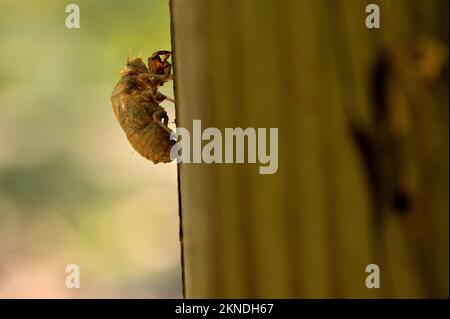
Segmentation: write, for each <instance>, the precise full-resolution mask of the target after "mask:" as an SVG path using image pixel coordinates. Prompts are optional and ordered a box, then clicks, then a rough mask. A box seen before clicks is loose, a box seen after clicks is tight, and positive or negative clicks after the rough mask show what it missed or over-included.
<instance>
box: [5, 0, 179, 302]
mask: <svg viewBox="0 0 450 319" xmlns="http://www.w3.org/2000/svg"><path fill="white" fill-rule="evenodd" d="M69 3H70V2H66V1H57V0H43V1H31V0H30V1H12V0H2V1H1V2H0V297H1V298H13V297H24V298H29V297H40V298H47V297H56V298H66V297H87V298H90V297H99V298H103V297H117V298H144V297H145V298H152V297H156V298H162V297H175V298H176V297H181V270H180V250H179V240H178V227H179V221H178V204H177V189H176V187H177V186H176V183H177V182H176V165H175V164H174V163H171V164H158V165H153V164H152V163H151V162H149V161H147V160H145V159H143V158H142V157H140V156H139V155H138V154H137V153H136V152H134V151H133V149H132V147H131V146H130V145H129V144H128V142H127V140H126V138H125V135H124V133H123V132H122V130H121V129H120V127H119V125H118V123H116V119H115V117H114V114H113V112H112V109H111V103H110V94H111V91H112V90H113V88H114V85H115V83H116V82H117V80H118V79H119V74H118V72H119V69H120V67H121V66H122V65H123V64H124V62H125V61H126V58H127V56H128V53H129V49H130V47H131V50H132V51H131V52H132V54H133V55H138V54H139V53H141V52H142V53H143V55H144V56H148V55H150V54H151V53H152V52H153V51H156V50H161V49H170V18H169V7H168V2H167V1H165V0H162V1H159V0H158V1H157V0H153V1H152V0H130V1H106V0H96V1H87V0H78V1H76V2H74V3H76V4H78V5H79V7H80V13H81V28H80V29H67V28H66V27H65V19H66V16H67V15H68V14H67V13H66V12H65V7H66V5H67V4H69ZM167 86H168V87H167V88H164V89H163V93H166V94H167V95H169V96H173V94H172V85H171V84H169V85H167ZM163 106H164V107H166V109H167V110H168V112H169V115H170V118H171V119H173V118H174V116H173V114H174V109H173V106H172V105H170V104H166V103H163ZM71 263H75V264H78V265H79V266H80V270H81V288H80V289H67V288H66V287H65V278H66V276H67V274H66V273H65V266H66V265H67V264H71Z"/></svg>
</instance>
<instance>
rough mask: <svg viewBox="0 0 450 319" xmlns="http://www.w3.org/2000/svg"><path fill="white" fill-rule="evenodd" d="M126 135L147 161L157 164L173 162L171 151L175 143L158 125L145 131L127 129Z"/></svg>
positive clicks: (150, 126) (148, 127)
mask: <svg viewBox="0 0 450 319" xmlns="http://www.w3.org/2000/svg"><path fill="white" fill-rule="evenodd" d="M125 133H126V135H127V138H128V141H129V142H130V144H131V145H132V146H133V148H134V149H135V150H136V152H138V153H139V154H140V155H142V156H143V157H145V158H146V159H149V160H151V161H152V162H153V163H155V164H156V163H160V162H162V163H169V162H171V161H172V159H171V158H170V150H171V148H172V146H173V145H174V144H175V141H173V140H171V139H170V135H169V133H167V132H166V131H165V130H163V129H162V128H161V127H160V126H159V125H157V124H156V123H151V124H150V125H149V126H147V127H145V128H144V129H133V128H125ZM162 137H164V138H162Z"/></svg>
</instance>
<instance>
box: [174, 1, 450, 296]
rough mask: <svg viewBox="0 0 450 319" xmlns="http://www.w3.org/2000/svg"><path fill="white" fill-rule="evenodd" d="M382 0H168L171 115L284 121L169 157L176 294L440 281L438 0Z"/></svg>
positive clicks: (443, 12)
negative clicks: (176, 200)
mask: <svg viewBox="0 0 450 319" xmlns="http://www.w3.org/2000/svg"><path fill="white" fill-rule="evenodd" d="M377 4H378V5H379V6H380V8H381V28H380V29H368V28H366V26H365V20H366V16H367V15H368V13H366V12H365V8H366V5H367V1H362V0H355V1H346V0H335V1H325V0H321V1H317V0H302V1H297V0H286V1H274V0H245V1H241V0H214V1H209V0H189V1H187V0H171V16H172V37H173V39H172V40H173V50H174V63H175V76H176V80H175V84H176V89H175V94H176V100H177V105H176V106H177V118H176V121H177V125H178V126H180V127H183V128H187V129H189V130H191V129H192V123H193V120H194V119H200V120H201V121H202V127H203V128H206V127H216V128H219V129H220V130H221V131H222V132H223V130H224V129H225V128H227V127H229V128H236V127H242V128H247V127H253V128H271V127H273V128H278V132H279V153H278V154H279V166H278V171H277V172H276V173H275V174H272V175H260V174H259V173H258V165H257V164H181V165H180V166H179V183H180V192H181V194H180V195H181V196H180V205H181V208H182V212H181V217H182V238H181V240H182V243H183V265H184V266H183V267H184V269H183V271H184V285H185V295H186V297H192V298H212V297H225V298H227V297H233V298H245V297H255V298H260V297H263V298H272V297H273V298H280V297H281V298H316V297H318V298H328V297H341V298H347V297H358V298H366V297H367V298H379V297H448V133H449V132H448V89H447V88H448V65H447V63H448V61H447V60H446V59H447V56H448V51H446V50H448V1H446V0H433V1H427V2H424V1H410V0H401V1H400V0H399V1H388V0H384V1H377ZM443 52H444V53H443ZM369 264H377V265H378V266H379V267H380V272H381V274H380V276H381V288H380V289H368V288H367V287H366V285H365V280H366V277H367V276H368V273H366V272H365V270H366V266H367V265H369Z"/></svg>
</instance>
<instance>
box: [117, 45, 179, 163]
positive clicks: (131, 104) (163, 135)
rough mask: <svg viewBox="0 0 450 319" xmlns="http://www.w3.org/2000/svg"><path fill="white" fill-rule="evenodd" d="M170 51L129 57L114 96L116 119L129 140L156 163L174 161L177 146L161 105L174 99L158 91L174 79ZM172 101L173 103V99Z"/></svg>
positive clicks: (142, 153)
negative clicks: (144, 58)
mask: <svg viewBox="0 0 450 319" xmlns="http://www.w3.org/2000/svg"><path fill="white" fill-rule="evenodd" d="M171 55H172V53H171V52H170V51H157V52H155V53H153V54H152V56H151V57H149V58H148V67H147V66H146V65H145V63H144V62H143V61H142V58H140V57H138V58H134V59H130V58H128V60H127V64H126V65H125V66H124V67H122V68H121V70H120V76H121V79H120V80H119V82H118V83H117V85H116V87H115V88H114V90H113V92H112V94H111V102H112V107H113V110H114V114H115V115H116V118H117V120H118V122H119V124H120V126H121V127H122V129H123V130H124V132H125V134H126V136H127V139H128V141H129V142H130V144H131V145H132V146H133V148H134V149H135V150H136V151H137V152H138V153H139V154H140V155H142V156H143V157H145V158H147V159H149V160H151V161H152V162H153V163H155V164H157V163H168V162H171V161H172V159H171V158H170V150H171V148H172V146H173V145H174V144H175V143H176V141H175V140H172V139H171V138H170V136H171V133H172V130H171V129H170V128H169V127H168V122H169V117H168V116H167V113H166V111H165V110H164V109H163V107H162V106H161V105H159V103H161V102H162V101H164V100H166V99H167V100H171V99H169V98H168V97H166V96H165V95H163V94H162V93H160V92H159V91H158V88H159V87H161V86H162V85H164V83H166V82H167V81H169V80H172V79H173V75H172V74H171V71H172V65H171V64H170V62H169V61H168V59H169V58H170V56H171ZM171 101H172V102H173V100H171Z"/></svg>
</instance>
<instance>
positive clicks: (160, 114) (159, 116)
mask: <svg viewBox="0 0 450 319" xmlns="http://www.w3.org/2000/svg"><path fill="white" fill-rule="evenodd" d="M153 121H155V122H156V123H158V125H159V126H161V127H162V128H163V129H164V130H166V131H167V132H168V133H169V134H170V133H172V130H171V129H170V128H169V127H168V126H167V124H168V123H169V117H168V116H167V113H166V111H164V110H160V111H157V112H155V113H153Z"/></svg>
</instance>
